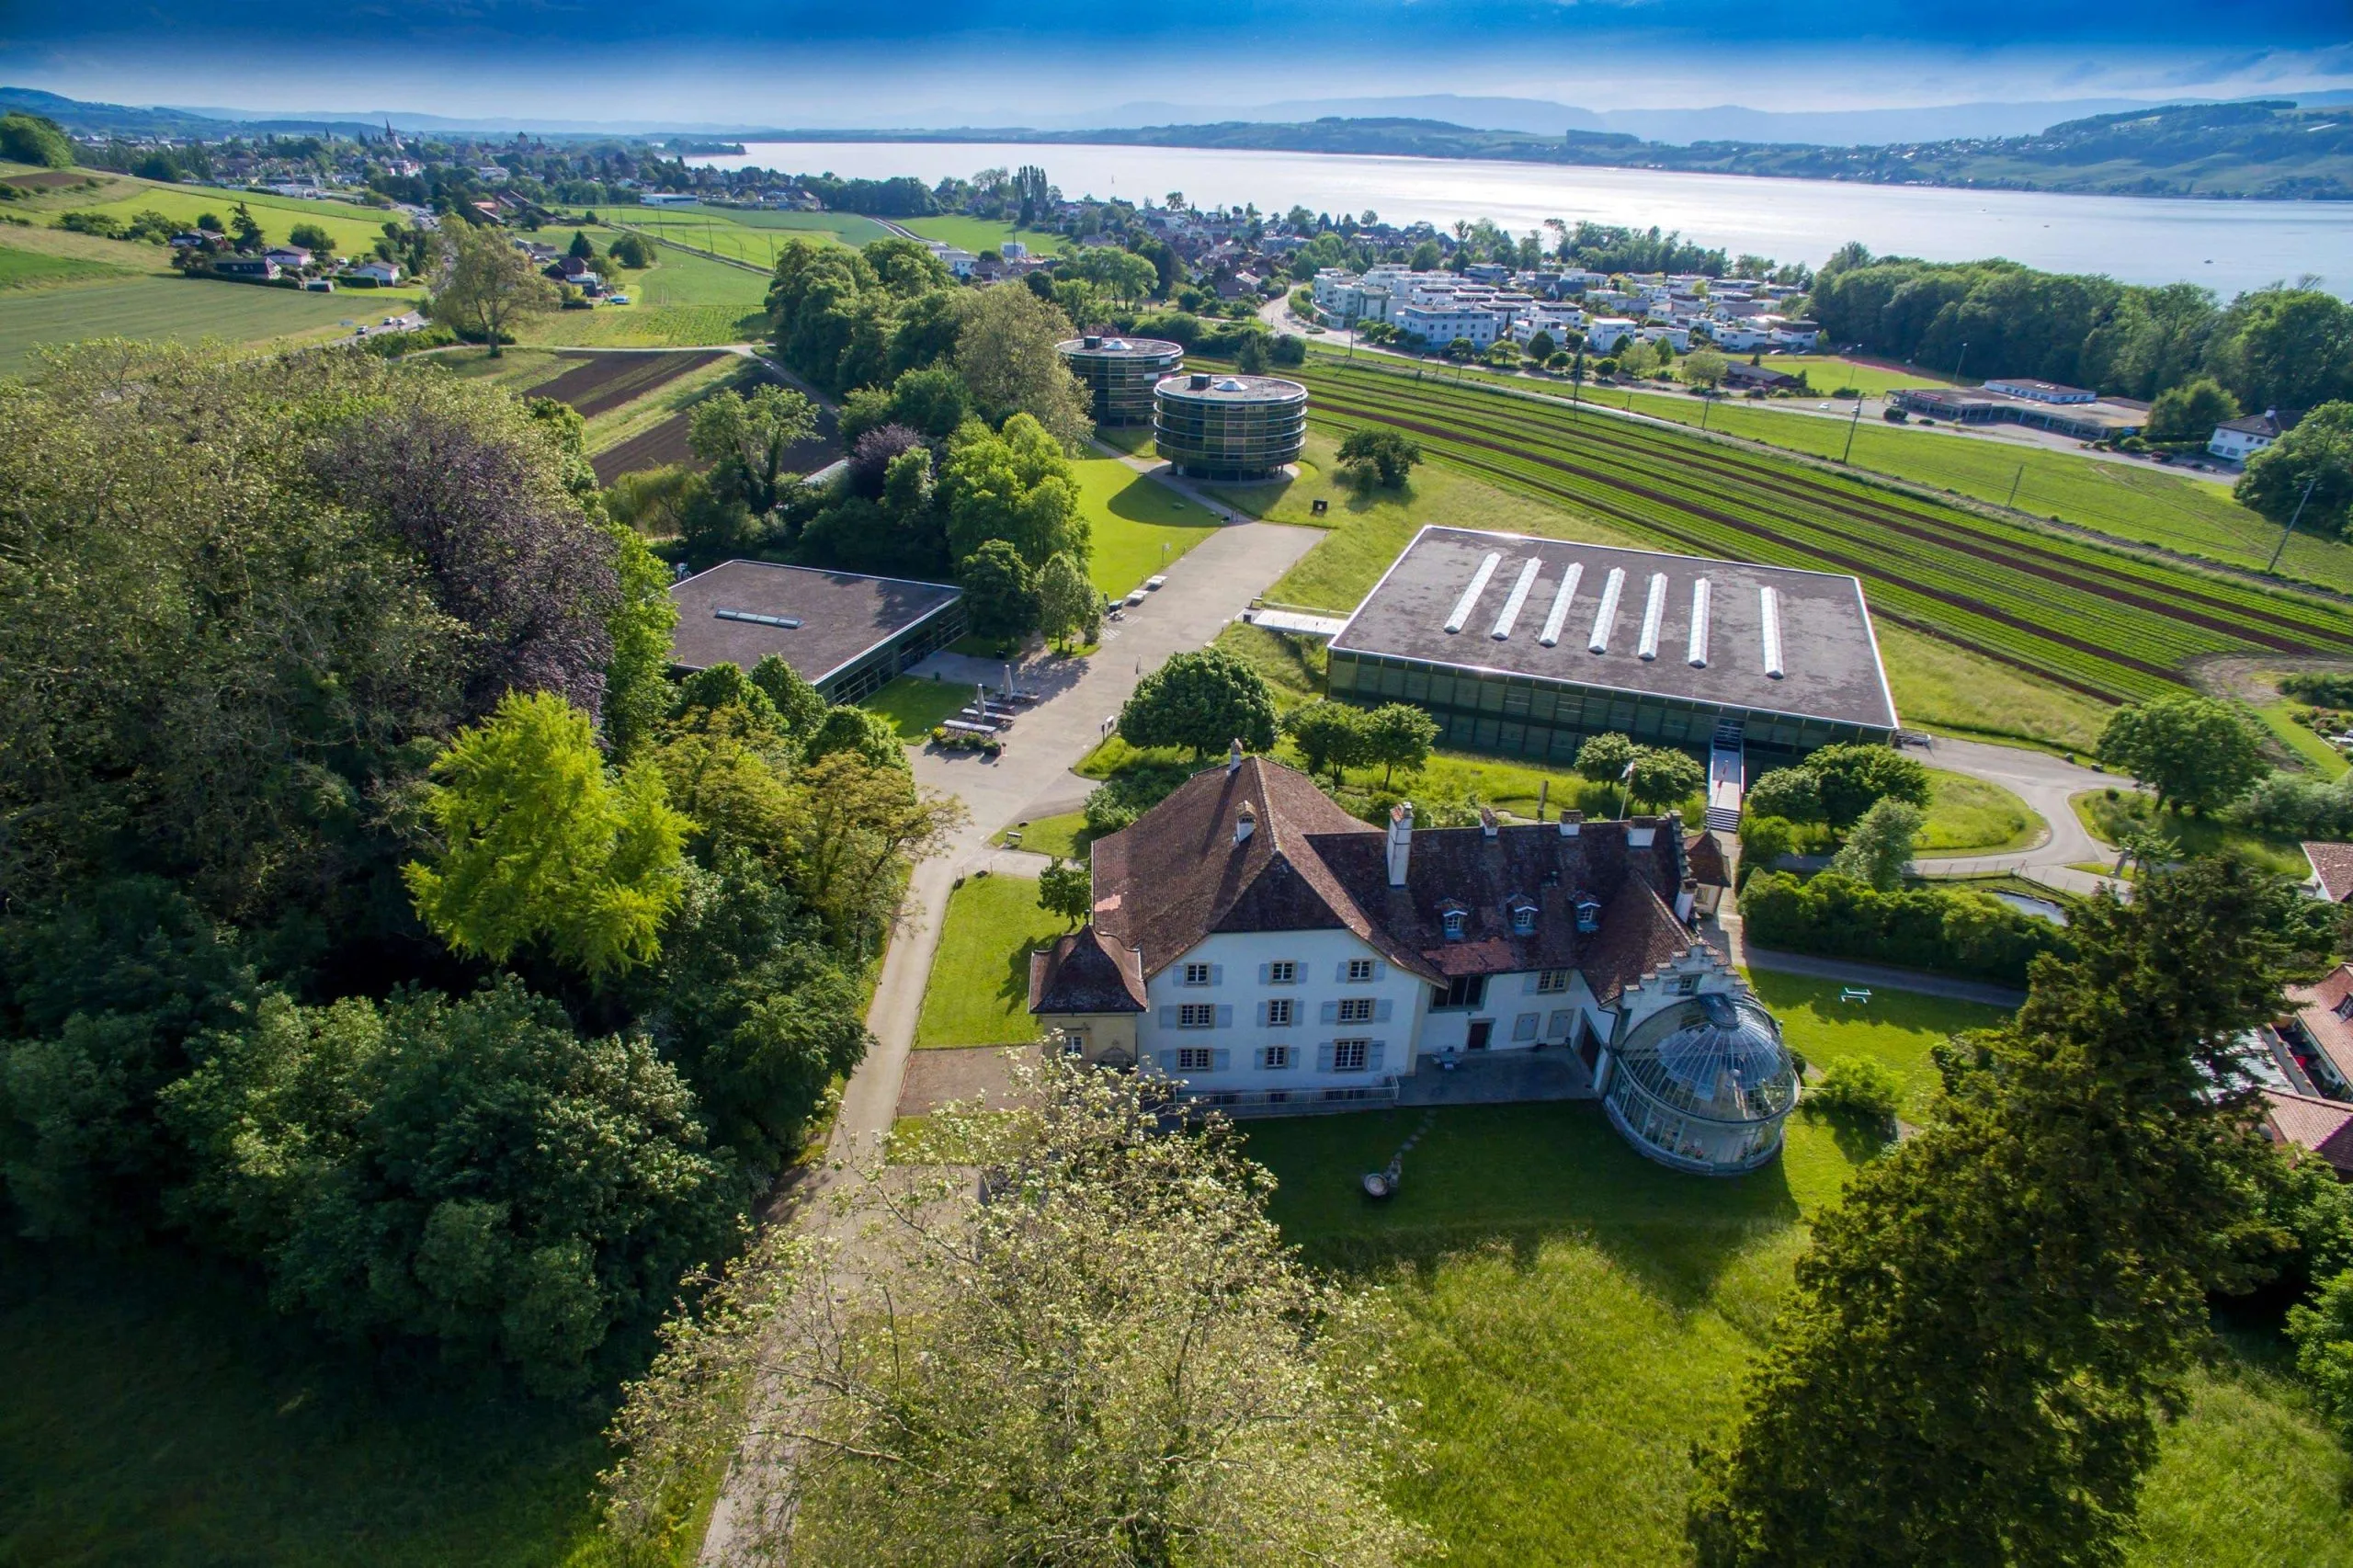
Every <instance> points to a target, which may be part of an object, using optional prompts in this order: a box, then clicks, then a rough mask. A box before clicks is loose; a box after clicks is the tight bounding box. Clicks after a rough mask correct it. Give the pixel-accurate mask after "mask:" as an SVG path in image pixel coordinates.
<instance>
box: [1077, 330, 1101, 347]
mask: <svg viewBox="0 0 2353 1568" xmlns="http://www.w3.org/2000/svg"><path fill="white" fill-rule="evenodd" d="M1078 342H1079V347H1082V348H1100V347H1103V340H1102V339H1101V338H1099V337H1097V336H1096V335H1094V334H1093V333H1091V332H1090V333H1088V334H1087V335H1086V336H1085V337H1082V338H1080V339H1079V340H1078Z"/></svg>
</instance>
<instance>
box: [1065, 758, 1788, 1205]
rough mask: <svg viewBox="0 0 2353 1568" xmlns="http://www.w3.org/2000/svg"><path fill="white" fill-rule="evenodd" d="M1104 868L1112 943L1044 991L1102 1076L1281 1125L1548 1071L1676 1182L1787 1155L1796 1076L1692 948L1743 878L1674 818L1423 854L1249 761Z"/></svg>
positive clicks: (1231, 768) (1488, 838)
mask: <svg viewBox="0 0 2353 1568" xmlns="http://www.w3.org/2000/svg"><path fill="white" fill-rule="evenodd" d="M1092 866H1093V881H1094V900H1093V915H1092V917H1091V918H1090V919H1089V920H1088V922H1087V923H1086V925H1085V926H1081V927H1080V928H1079V929H1078V930H1077V931H1076V932H1074V933H1072V934H1071V935H1069V936H1066V937H1061V938H1059V939H1058V940H1057V941H1056V942H1055V943H1054V944H1053V945H1052V946H1051V947H1050V948H1046V949H1040V950H1039V951H1038V952H1036V953H1034V954H1033V955H1032V956H1031V960H1030V968H1029V1010H1030V1011H1031V1012H1032V1013H1034V1014H1036V1015H1037V1016H1038V1017H1039V1018H1040V1021H1041V1023H1043V1024H1045V1025H1046V1026H1048V1027H1049V1028H1055V1029H1059V1030H1061V1031H1062V1033H1063V1037H1064V1041H1065V1044H1066V1046H1067V1047H1068V1049H1070V1050H1071V1051H1074V1052H1076V1053H1078V1054H1080V1055H1083V1056H1084V1057H1085V1058H1086V1060H1088V1061H1089V1062H1096V1063H1098V1064H1100V1065H1103V1066H1107V1067H1132V1068H1137V1069H1140V1070H1142V1071H1145V1072H1153V1073H1157V1074H1163V1075H1165V1076H1166V1077H1168V1078H1170V1079H1173V1080H1176V1081H1177V1082H1178V1083H1179V1084H1180V1085H1181V1086H1182V1091H1183V1093H1184V1094H1186V1095H1187V1096H1189V1097H1193V1098H1197V1099H1202V1100H1206V1101H1208V1102H1210V1103H1212V1104H1216V1105H1220V1106H1223V1107H1227V1108H1232V1109H1233V1110H1236V1111H1243V1112H1257V1113H1266V1112H1274V1113H1277V1114H1281V1113H1286V1112H1297V1111H1303V1110H1320V1109H1337V1108H1355V1107H1357V1106H1372V1105H1386V1104H1392V1103H1395V1102H1397V1101H1398V1100H1400V1099H1401V1098H1405V1099H1411V1098H1412V1097H1413V1096H1414V1091H1415V1088H1416V1087H1417V1086H1420V1084H1418V1083H1417V1080H1422V1075H1424V1074H1436V1073H1442V1072H1446V1071H1448V1070H1449V1068H1450V1067H1451V1066H1452V1065H1453V1064H1455V1063H1458V1062H1461V1063H1466V1064H1467V1063H1469V1062H1470V1061H1471V1057H1472V1053H1478V1052H1495V1053H1500V1052H1512V1051H1517V1052H1549V1053H1552V1060H1553V1061H1554V1062H1557V1063H1558V1064H1559V1066H1560V1067H1561V1068H1563V1070H1564V1071H1565V1072H1566V1073H1567V1074H1568V1075H1569V1077H1570V1078H1571V1079H1572V1080H1573V1082H1572V1085H1571V1087H1570V1089H1569V1092H1570V1093H1572V1094H1581V1095H1596V1094H1597V1095H1598V1096H1600V1097H1601V1099H1602V1101H1603V1103H1604V1106H1605V1108H1606V1109H1607V1111H1608V1116H1609V1119H1610V1120H1611V1122H1612V1123H1613V1124H1614V1125H1615V1126H1616V1127H1617V1128H1618V1130H1619V1131H1620V1132H1622V1133H1624V1134H1625V1135H1626V1137H1627V1138H1628V1139H1629V1140H1630V1141H1631V1142H1633V1144H1634V1145H1635V1146H1636V1147H1637V1148H1639V1149H1641V1150H1642V1151H1643V1153H1646V1154H1649V1155H1651V1156H1652V1157H1653V1158H1654V1159H1657V1160H1660V1161H1662V1162H1664V1163H1665V1164H1667V1165H1674V1166H1677V1167H1678V1168H1682V1169H1686V1170H1692V1171H1701V1172H1709V1173H1731V1172H1737V1171H1744V1170H1748V1169H1752V1168H1754V1167H1756V1166H1757V1165H1762V1164H1764V1163H1766V1162H1767V1161H1768V1160H1770V1159H1772V1158H1773V1156H1774V1155H1775V1154H1776V1153H1778V1152H1779V1148H1780V1143H1781V1124H1782V1122H1783V1120H1784V1119H1786V1118H1787V1117H1788V1115H1789V1112H1790V1108H1792V1107H1793V1106H1794V1105H1795V1104H1796V1101H1797V1095H1798V1088H1797V1075H1796V1073H1795V1071H1794V1069H1793V1067H1792V1063H1791V1059H1790V1054H1789V1052H1788V1051H1786V1050H1785V1049H1784V1048H1783V1046H1782V1044H1781V1040H1780V1030H1779V1027H1778V1026H1777V1025H1776V1024H1775V1023H1774V1021H1773V1019H1772V1018H1771V1017H1770V1016H1769V1015H1768V1014H1767V1013H1766V1012H1765V1010H1764V1009H1763V1008H1762V1007H1761V1006H1758V1005H1757V1004H1756V1000H1755V998H1754V997H1753V996H1751V995H1750V994H1749V993H1748V991H1747V988H1746V987H1745V985H1744V984H1743V983H1742V982H1741V980H1740V977H1739V975H1738V974H1737V973H1736V972H1735V971H1733V969H1732V967H1731V965H1730V964H1729V963H1727V962H1726V961H1725V960H1724V959H1723V957H1722V955H1720V954H1719V953H1717V952H1716V951H1715V950H1714V949H1712V948H1711V947H1709V946H1708V945H1707V944H1706V943H1705V942H1703V941H1702V940H1700V939H1699V937H1697V936H1696V935H1694V933H1693V931H1692V929H1691V925H1690V922H1691V919H1692V917H1693V916H1694V915H1695V913H1696V912H1698V911H1699V910H1701V909H1704V908H1710V907H1712V905H1713V902H1714V900H1715V898H1716V897H1717V896H1719V895H1720V894H1721V892H1722V888H1723V885H1724V882H1725V877H1724V872H1723V861H1722V856H1721V853H1720V852H1719V851H1718V850H1717V848H1716V846H1715V843H1714V841H1713V840H1712V839H1711V837H1709V836H1708V835H1705V834H1700V835H1694V836H1693V837H1691V838H1690V839H1688V840H1687V839H1686V838H1685V837H1684V835H1683V832H1682V824H1681V822H1680V821H1679V819H1677V817H1675V816H1672V815H1670V816H1666V817H1635V818H1633V819H1631V820H1630V821H1622V822H1583V821H1580V820H1579V818H1578V816H1577V814H1576V813H1575V812H1568V813H1565V814H1563V817H1562V818H1561V820H1560V821H1559V822H1557V823H1535V824H1510V825H1505V824H1499V823H1497V822H1495V820H1494V819H1493V817H1492V815H1490V816H1489V817H1488V818H1487V820H1485V821H1484V822H1483V824H1481V825H1478V826H1474V827H1447V828H1420V829H1416V828H1415V825H1414V817H1413V808H1412V807H1411V806H1410V805H1401V806H1399V807H1398V808H1396V810H1395V812H1393V813H1392V818H1391V821H1390V824H1389V827H1388V829H1387V831H1386V832H1383V831H1382V830H1381V829H1379V828H1376V827H1372V826H1370V825H1368V824H1365V823H1362V822H1359V821H1358V820H1357V819H1356V818H1354V817H1352V816H1350V815H1348V814H1347V812H1344V811H1342V810H1341V809H1340V808H1339V807H1338V806H1337V805H1336V804H1335V803H1334V802H1333V801H1331V800H1330V798H1329V797H1327V796H1325V795H1324V792H1323V791H1322V790H1319V789H1317V788H1316V786H1315V784H1314V782H1313V780H1312V779H1310V778H1308V777H1307V776H1306V775H1304V774H1302V773H1300V772H1298V771H1296V770H1294V769H1292V768H1289V767H1283V766H1282V765H1280V764H1279V763H1274V762H1270V761H1267V760H1266V759H1265V758H1263V757H1256V756H1242V755H1240V753H1239V751H1238V749H1237V751H1236V754H1235V755H1234V756H1233V758H1232V759H1231V760H1230V761H1229V762H1228V763H1227V764H1226V765H1225V766H1224V767H1213V768H1211V769H1209V770H1207V771H1204V772H1202V773H1199V774H1196V775H1195V776H1194V777H1193V778H1191V779H1189V780H1188V781H1187V782H1186V783H1185V784H1184V785H1183V786H1182V787H1181V788H1179V789H1178V790H1176V793H1174V794H1172V795H1171V796H1169V797H1168V799H1167V800H1165V801H1162V802H1161V803H1160V804H1159V805H1158V806H1155V807H1154V808H1153V810H1151V811H1150V812H1146V813H1145V814H1144V815H1143V816H1142V817H1140V818H1139V819H1137V821H1136V822H1135V823H1134V824H1132V825H1131V826H1130V827H1128V828H1126V829H1125V830H1123V831H1121V832H1120V833H1117V834H1113V835H1110V836H1108V837H1107V838H1103V839H1099V840H1097V842H1096V844H1095V846H1094V851H1093V857H1092ZM1425 1082H1426V1081H1425Z"/></svg>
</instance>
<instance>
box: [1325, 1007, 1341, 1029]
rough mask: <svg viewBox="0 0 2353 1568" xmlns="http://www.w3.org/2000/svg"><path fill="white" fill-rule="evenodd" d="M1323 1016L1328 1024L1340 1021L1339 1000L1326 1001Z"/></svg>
mask: <svg viewBox="0 0 2353 1568" xmlns="http://www.w3.org/2000/svg"><path fill="white" fill-rule="evenodd" d="M1323 1016H1324V1022H1325V1023H1327V1024H1336V1023H1338V1022H1339V1021H1340V1005H1339V1004H1338V1003H1337V1002H1326V1003H1324V1015H1323Z"/></svg>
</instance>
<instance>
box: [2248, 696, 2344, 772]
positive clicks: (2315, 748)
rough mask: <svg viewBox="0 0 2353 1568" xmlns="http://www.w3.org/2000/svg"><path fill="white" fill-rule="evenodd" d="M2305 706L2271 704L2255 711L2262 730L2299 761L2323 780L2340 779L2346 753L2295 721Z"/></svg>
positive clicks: (2284, 703)
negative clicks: (2261, 723) (2261, 724)
mask: <svg viewBox="0 0 2353 1568" xmlns="http://www.w3.org/2000/svg"><path fill="white" fill-rule="evenodd" d="M2304 706H2305V705H2304V704H2302V703H2299V702H2270V703H2266V704H2264V705H2263V706H2261V707H2259V708H2257V709H2256V710H2255V716H2256V718H2257V719H2260V720H2262V721H2263V727H2264V728H2265V729H2267V730H2268V731H2270V732H2271V734H2272V737H2273V738H2274V739H2276V740H2277V741H2278V742H2279V744H2280V745H2281V746H2283V747H2285V748H2286V749H2287V750H2288V752H2289V753H2290V754H2291V755H2292V756H2294V757H2295V758H2296V760H2297V761H2299V762H2301V763H2302V764H2303V765H2304V766H2305V767H2309V768H2311V769H2312V770H2313V772H2315V773H2317V774H2319V775H2320V776H2321V777H2322V778H2343V777H2344V776H2345V773H2346V770H2347V767H2353V764H2348V763H2347V761H2346V760H2345V754H2344V753H2343V752H2341V751H2338V750H2337V749H2336V747H2335V746H2333V745H2330V744H2328V743H2327V742H2326V741H2325V740H2322V739H2321V738H2320V736H2319V735H2317V734H2315V733H2313V731H2312V730H2311V729H2309V728H2307V727H2306V726H2304V725H2302V724H2300V723H2298V722H2296V717H2295V716H2296V713H2297V711H2298V710H2300V709H2302V708H2303V707H2304Z"/></svg>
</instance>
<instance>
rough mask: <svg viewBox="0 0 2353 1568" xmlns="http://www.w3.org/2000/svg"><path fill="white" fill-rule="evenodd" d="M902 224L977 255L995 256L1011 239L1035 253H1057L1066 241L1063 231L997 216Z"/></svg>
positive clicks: (913, 220) (905, 220)
mask: <svg viewBox="0 0 2353 1568" xmlns="http://www.w3.org/2000/svg"><path fill="white" fill-rule="evenodd" d="M898 223H899V226H900V227H901V228H903V229H910V230H913V231H914V232H915V233H918V234H921V235H922V236H923V237H924V238H925V239H927V240H944V241H946V242H947V243H948V244H951V245H958V246H961V247H962V248H963V249H965V250H968V251H971V252H972V254H973V255H974V256H995V255H996V254H997V247H998V246H1000V245H1002V244H1005V242H1006V241H1007V240H1018V241H1020V242H1021V243H1022V244H1025V245H1028V246H1029V254H1030V255H1032V256H1053V255H1055V254H1057V253H1058V252H1060V251H1061V249H1062V247H1063V244H1065V243H1066V242H1065V241H1064V240H1063V237H1062V236H1061V235H1060V234H1055V233H1047V232H1046V231H1044V230H1041V229H1024V228H1021V227H1020V226H1018V225H1017V224H1013V223H1006V222H999V221H997V220H996V219H994V218H964V217H940V218H903V219H900V220H898Z"/></svg>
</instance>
